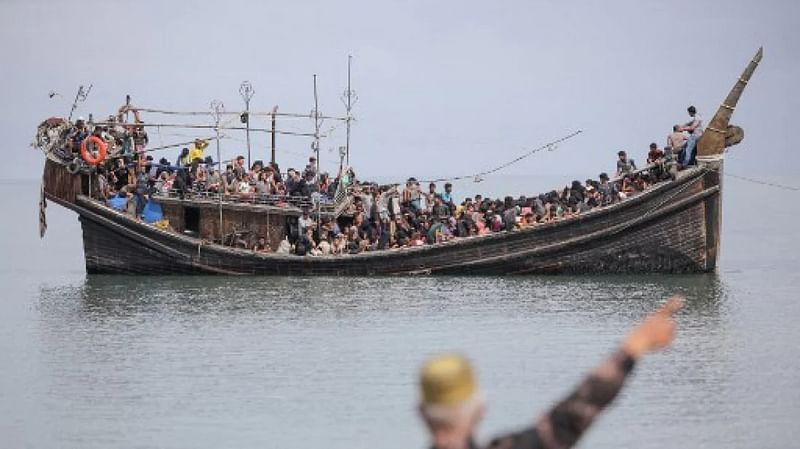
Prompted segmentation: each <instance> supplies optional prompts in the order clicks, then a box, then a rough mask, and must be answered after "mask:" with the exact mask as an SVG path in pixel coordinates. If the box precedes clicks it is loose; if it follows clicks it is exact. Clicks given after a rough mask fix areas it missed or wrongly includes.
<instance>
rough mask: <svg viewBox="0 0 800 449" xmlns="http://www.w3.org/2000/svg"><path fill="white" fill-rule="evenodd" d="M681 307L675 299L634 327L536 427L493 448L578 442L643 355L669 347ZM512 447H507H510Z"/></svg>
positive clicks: (546, 447)
mask: <svg viewBox="0 0 800 449" xmlns="http://www.w3.org/2000/svg"><path fill="white" fill-rule="evenodd" d="M681 306H682V301H681V299H679V298H673V299H671V300H670V301H669V302H667V303H666V304H665V305H664V306H663V307H661V308H660V309H659V310H658V311H656V312H655V313H653V314H652V315H650V316H648V317H647V318H646V319H645V320H644V321H643V322H642V323H641V324H639V325H638V326H637V327H635V328H634V329H633V330H632V331H631V332H630V334H628V336H627V338H625V340H624V341H623V343H622V345H621V346H620V348H619V349H618V350H617V351H616V352H615V353H614V354H612V355H611V357H609V358H608V359H606V360H605V361H604V362H603V363H601V364H600V365H599V366H598V367H597V368H595V369H594V370H593V371H592V372H591V373H590V374H589V375H588V376H587V377H586V378H585V379H584V380H583V381H582V382H581V383H580V384H578V386H577V387H576V388H575V389H574V390H573V391H572V393H570V394H569V396H567V397H566V398H565V399H564V400H562V401H561V402H559V403H558V404H556V405H555V406H554V407H553V408H552V409H550V411H549V412H547V413H546V414H545V415H544V416H542V417H541V418H539V420H538V421H537V422H536V424H535V425H534V427H532V428H530V429H527V430H525V431H523V432H520V433H517V434H513V435H509V436H508V437H505V438H501V439H498V440H496V441H495V442H494V443H493V444H492V447H496V448H502V447H514V448H516V449H521V448H529V449H540V448H543V449H566V448H570V447H572V446H574V445H575V443H577V442H578V440H579V439H580V437H581V435H583V433H584V432H585V431H586V430H587V429H588V428H589V426H590V425H591V424H592V422H593V421H594V419H595V418H596V417H597V416H598V415H599V414H600V412H601V411H603V409H604V408H605V407H606V406H608V404H609V403H611V401H613V400H614V398H615V397H616V396H617V394H618V393H619V391H620V390H621V389H622V386H623V385H624V383H625V379H626V377H627V376H628V374H630V373H631V371H632V370H633V366H634V364H635V362H636V360H638V359H639V358H640V357H641V356H643V355H644V354H646V353H648V352H651V351H656V350H659V349H662V348H664V347H666V346H667V345H669V343H670V342H671V341H672V339H673V337H674V334H675V322H674V321H672V319H671V317H672V315H673V314H674V313H675V312H677V311H678V310H679V309H680V308H681ZM508 444H511V445H509V446H504V445H508Z"/></svg>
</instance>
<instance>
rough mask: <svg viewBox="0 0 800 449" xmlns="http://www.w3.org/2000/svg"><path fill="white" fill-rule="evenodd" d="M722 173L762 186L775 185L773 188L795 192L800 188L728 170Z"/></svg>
mask: <svg viewBox="0 0 800 449" xmlns="http://www.w3.org/2000/svg"><path fill="white" fill-rule="evenodd" d="M723 173H724V174H725V176H730V177H731V178H735V179H740V180H742V181H747V182H752V183H754V184H760V185H764V186H769V187H775V188H778V189H783V190H791V191H794V192H797V191H799V190H800V187H793V186H787V185H784V184H778V183H774V182H767V181H761V180H759V179H753V178H748V177H747V176H741V175H735V174H733V173H728V172H723Z"/></svg>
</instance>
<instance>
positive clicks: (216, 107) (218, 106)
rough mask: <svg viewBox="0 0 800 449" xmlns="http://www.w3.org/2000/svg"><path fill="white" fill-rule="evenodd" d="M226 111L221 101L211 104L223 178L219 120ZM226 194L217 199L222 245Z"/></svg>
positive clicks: (218, 164) (218, 169)
mask: <svg viewBox="0 0 800 449" xmlns="http://www.w3.org/2000/svg"><path fill="white" fill-rule="evenodd" d="M224 111H225V105H224V104H223V103H222V102H221V101H219V100H214V101H212V102H211V113H212V114H213V115H214V132H215V133H216V135H217V137H216V140H217V173H219V174H220V176H222V153H221V152H220V148H219V120H220V118H221V117H222V113H223V112H224ZM224 193H225V192H218V193H217V197H218V198H219V240H220V244H222V243H223V241H222V240H223V236H224V232H223V229H222V223H223V222H222V195H223V194H224Z"/></svg>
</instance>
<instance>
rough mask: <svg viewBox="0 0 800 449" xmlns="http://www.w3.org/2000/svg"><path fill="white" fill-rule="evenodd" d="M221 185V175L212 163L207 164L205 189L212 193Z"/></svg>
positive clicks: (217, 191) (217, 190)
mask: <svg viewBox="0 0 800 449" xmlns="http://www.w3.org/2000/svg"><path fill="white" fill-rule="evenodd" d="M221 187H222V177H221V176H220V175H219V171H217V169H216V168H215V167H214V165H213V164H211V165H208V179H207V180H206V190H208V191H209V192H212V193H219V192H220V188H221Z"/></svg>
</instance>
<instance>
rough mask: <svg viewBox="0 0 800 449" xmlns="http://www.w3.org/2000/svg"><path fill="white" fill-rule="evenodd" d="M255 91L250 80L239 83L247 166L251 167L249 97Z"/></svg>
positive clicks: (251, 96)
mask: <svg viewBox="0 0 800 449" xmlns="http://www.w3.org/2000/svg"><path fill="white" fill-rule="evenodd" d="M255 93H256V91H255V89H253V85H252V84H250V81H242V84H241V85H239V94H240V95H241V96H242V99H243V100H244V111H245V112H244V114H243V117H244V123H245V126H246V128H245V135H246V139H247V166H248V167H252V162H251V161H250V99H251V98H253V95H255Z"/></svg>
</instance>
